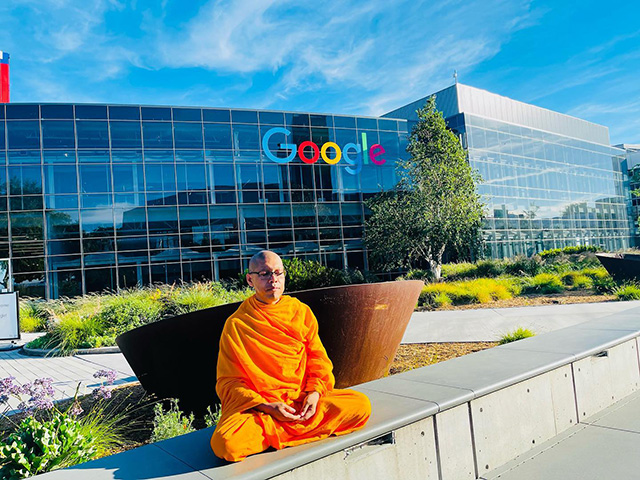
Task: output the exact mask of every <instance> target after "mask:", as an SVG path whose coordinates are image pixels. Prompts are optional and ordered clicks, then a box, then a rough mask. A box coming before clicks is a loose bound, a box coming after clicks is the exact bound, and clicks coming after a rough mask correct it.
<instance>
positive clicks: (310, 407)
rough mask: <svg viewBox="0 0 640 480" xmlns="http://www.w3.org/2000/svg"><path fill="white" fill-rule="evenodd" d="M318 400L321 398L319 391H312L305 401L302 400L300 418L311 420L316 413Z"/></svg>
mask: <svg viewBox="0 0 640 480" xmlns="http://www.w3.org/2000/svg"><path fill="white" fill-rule="evenodd" d="M318 400H320V394H319V393H318V392H310V393H309V394H308V395H307V396H306V398H305V399H304V401H303V402H302V410H301V411H300V420H301V421H303V422H304V421H305V420H309V419H310V418H311V417H313V416H314V415H315V413H316V408H317V406H318Z"/></svg>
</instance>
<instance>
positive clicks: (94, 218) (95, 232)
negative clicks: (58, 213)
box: [80, 209, 114, 237]
mask: <svg viewBox="0 0 640 480" xmlns="http://www.w3.org/2000/svg"><path fill="white" fill-rule="evenodd" d="M80 221H81V223H82V235H83V236H85V237H113V235H114V231H113V212H112V210H111V209H103V210H80Z"/></svg>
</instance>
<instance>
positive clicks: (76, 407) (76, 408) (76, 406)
mask: <svg viewBox="0 0 640 480" xmlns="http://www.w3.org/2000/svg"><path fill="white" fill-rule="evenodd" d="M82 412H84V410H83V409H82V406H81V405H80V402H73V405H72V406H71V408H70V409H69V415H72V416H74V417H77V416H78V415H80V414H81V413H82Z"/></svg>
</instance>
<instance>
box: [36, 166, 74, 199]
mask: <svg viewBox="0 0 640 480" xmlns="http://www.w3.org/2000/svg"><path fill="white" fill-rule="evenodd" d="M77 181H78V179H77V175H76V166H75V165H55V166H53V165H46V166H45V167H44V186H45V193H77V192H78V184H77Z"/></svg>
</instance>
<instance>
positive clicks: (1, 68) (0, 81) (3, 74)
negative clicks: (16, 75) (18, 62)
mask: <svg viewBox="0 0 640 480" xmlns="http://www.w3.org/2000/svg"><path fill="white" fill-rule="evenodd" d="M0 103H9V54H8V53H7V52H3V51H2V50H0Z"/></svg>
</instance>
